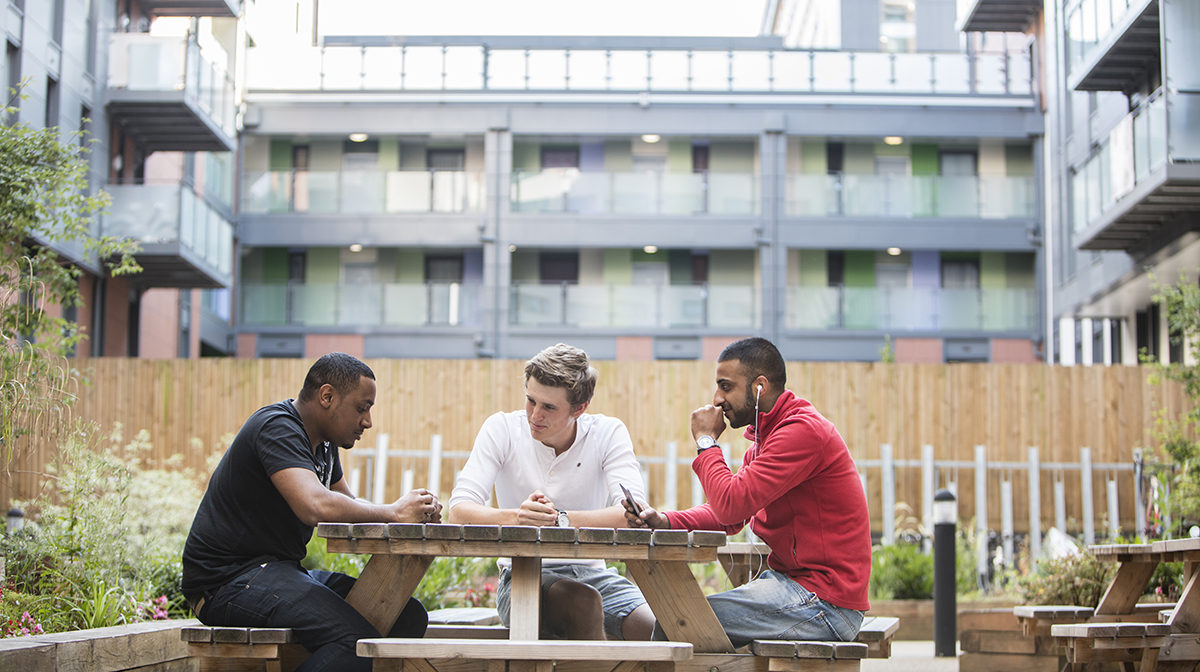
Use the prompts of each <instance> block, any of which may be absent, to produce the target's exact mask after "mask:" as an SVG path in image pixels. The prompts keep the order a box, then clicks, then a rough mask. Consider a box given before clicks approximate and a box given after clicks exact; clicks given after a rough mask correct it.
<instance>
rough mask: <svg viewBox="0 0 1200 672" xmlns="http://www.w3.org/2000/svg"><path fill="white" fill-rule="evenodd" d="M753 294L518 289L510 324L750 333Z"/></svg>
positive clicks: (672, 288) (608, 287)
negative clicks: (746, 330)
mask: <svg viewBox="0 0 1200 672" xmlns="http://www.w3.org/2000/svg"><path fill="white" fill-rule="evenodd" d="M756 298H757V290H756V289H755V288H754V287H753V286H750V285H708V284H698V285H614V284H576V283H557V284H519V283H514V284H513V286H512V288H511V303H510V308H509V322H510V323H511V324H513V325H517V326H526V327H536V326H572V327H597V328H605V327H622V328H624V327H634V328H668V329H669V328H688V327H712V328H722V327H728V328H752V327H755V326H757V325H758V309H757V301H756Z"/></svg>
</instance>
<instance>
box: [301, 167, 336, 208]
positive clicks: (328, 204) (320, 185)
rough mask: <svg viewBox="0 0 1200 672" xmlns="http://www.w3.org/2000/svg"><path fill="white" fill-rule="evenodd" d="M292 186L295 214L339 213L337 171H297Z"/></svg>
mask: <svg viewBox="0 0 1200 672" xmlns="http://www.w3.org/2000/svg"><path fill="white" fill-rule="evenodd" d="M292 179H293V184H292V193H294V194H295V200H294V201H293V202H292V211H293V212H314V213H327V212H337V211H338V205H339V198H338V182H339V181H340V180H339V175H338V173H337V172H335V171H315V170H297V171H296V172H295V175H294V177H293V178H292Z"/></svg>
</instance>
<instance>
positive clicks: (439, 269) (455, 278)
mask: <svg viewBox="0 0 1200 672" xmlns="http://www.w3.org/2000/svg"><path fill="white" fill-rule="evenodd" d="M462 279H463V257H462V255H461V254H440V255H430V256H427V257H425V282H462Z"/></svg>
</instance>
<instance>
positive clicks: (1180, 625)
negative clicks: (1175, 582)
mask: <svg viewBox="0 0 1200 672" xmlns="http://www.w3.org/2000/svg"><path fill="white" fill-rule="evenodd" d="M1167 623H1168V624H1170V626H1171V632H1177V633H1189V632H1190V633H1195V632H1200V572H1193V573H1192V575H1191V576H1189V577H1188V579H1187V582H1186V583H1185V584H1184V587H1183V592H1182V593H1180V595H1179V602H1177V603H1176V605H1175V611H1174V613H1172V614H1171V617H1170V619H1168V620H1167Z"/></svg>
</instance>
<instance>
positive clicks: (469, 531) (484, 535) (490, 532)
mask: <svg viewBox="0 0 1200 672" xmlns="http://www.w3.org/2000/svg"><path fill="white" fill-rule="evenodd" d="M462 529H463V539H464V540H466V541H500V526H499V525H463V528H462Z"/></svg>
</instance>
